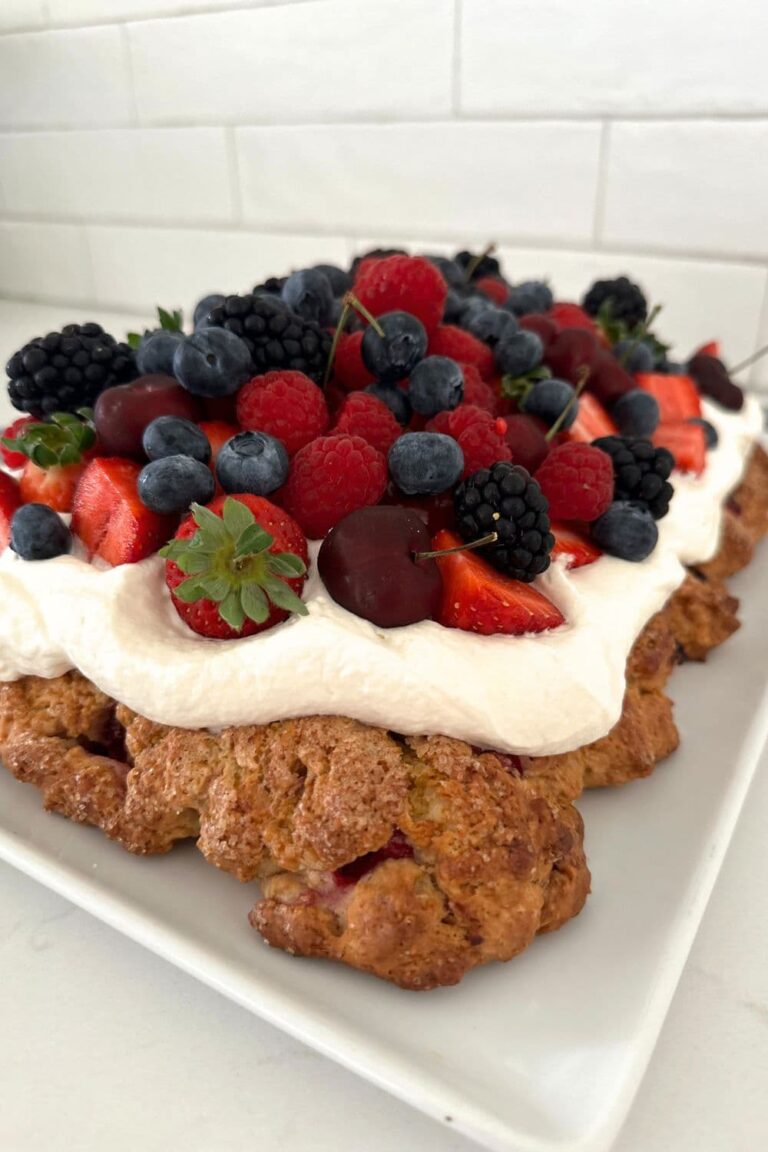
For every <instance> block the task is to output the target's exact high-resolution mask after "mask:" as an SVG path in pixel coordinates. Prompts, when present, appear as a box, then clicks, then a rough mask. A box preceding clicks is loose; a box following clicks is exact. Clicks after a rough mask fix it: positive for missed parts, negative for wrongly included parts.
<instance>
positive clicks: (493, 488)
mask: <svg viewBox="0 0 768 1152" xmlns="http://www.w3.org/2000/svg"><path fill="white" fill-rule="evenodd" d="M454 504H455V508H456V525H457V527H458V530H459V532H460V534H461V536H462V537H463V538H464V540H466V541H468V542H470V543H471V542H472V541H475V540H479V539H481V538H482V537H484V536H486V535H488V534H489V533H495V534H496V537H497V539H496V540H495V541H494V542H493V543H489V544H486V545H484V546H483V547H482V548H481V549H480V550H479V551H480V555H482V556H484V557H485V558H486V559H487V560H488V561H489V562H490V563H491V564H492V565H493V566H494V567H495V568H498V569H499V571H500V572H504V573H506V575H507V576H511V577H512V578H513V579H515V580H523V581H526V582H528V581H531V580H533V579H535V577H536V576H539V575H540V574H541V573H542V572H545V571H546V570H547V568H548V567H549V554H550V552H551V551H552V547H553V545H554V542H555V540H554V537H553V535H552V533H551V532H550V526H549V516H548V514H547V512H548V504H547V499H546V497H545V496H544V494H543V492H542V491H541V488H540V487H539V485H538V484H537V482H536V481H535V480H533V479H531V477H530V475H529V474H528V472H526V470H525V468H521V467H519V465H517V464H509V463H507V462H506V461H500V462H499V463H497V464H494V465H493V466H492V467H491V468H481V469H480V471H479V472H475V473H474V474H473V475H472V476H469V477H468V478H467V479H466V480H464V481H462V483H461V484H459V486H458V488H457V489H456V491H455V494H454Z"/></svg>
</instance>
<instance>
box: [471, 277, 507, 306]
mask: <svg viewBox="0 0 768 1152" xmlns="http://www.w3.org/2000/svg"><path fill="white" fill-rule="evenodd" d="M475 288H477V289H478V290H479V291H480V292H482V293H483V295H485V296H488V297H489V298H490V299H491V300H493V302H494V304H497V305H498V307H499V308H501V307H502V306H503V305H504V304H506V302H507V299H508V298H509V284H507V282H506V280H502V278H501V277H500V276H481V277H480V279H479V280H475Z"/></svg>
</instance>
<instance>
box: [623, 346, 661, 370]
mask: <svg viewBox="0 0 768 1152" xmlns="http://www.w3.org/2000/svg"><path fill="white" fill-rule="evenodd" d="M613 354H614V356H615V357H616V359H617V360H618V361H619V363H620V364H621V365H622V366H623V367H624V368H626V370H627V372H653V369H654V364H655V362H656V360H655V357H654V355H653V352H652V351H651V349H650V348H649V347H648V345H647V344H644V343H643V342H642V340H619V341H617V343H616V344H614V346H613Z"/></svg>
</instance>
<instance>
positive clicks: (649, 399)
mask: <svg viewBox="0 0 768 1152" xmlns="http://www.w3.org/2000/svg"><path fill="white" fill-rule="evenodd" d="M611 415H612V416H613V418H614V420H615V421H616V424H617V425H618V428H619V432H620V434H621V435H622V436H640V437H643V438H644V437H646V436H651V435H652V433H654V432H655V431H656V428H657V427H658V423H659V402H658V400H657V399H656V397H655V396H651V394H650V392H643V390H642V388H634V389H633V390H632V391H631V392H625V393H624V395H623V396H619V398H618V400H617V401H616V403H615V404H614V405H613V408H612V409H611Z"/></svg>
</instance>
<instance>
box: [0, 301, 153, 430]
mask: <svg viewBox="0 0 768 1152" xmlns="http://www.w3.org/2000/svg"><path fill="white" fill-rule="evenodd" d="M6 371H7V373H8V376H9V382H8V395H9V397H10V401H11V403H12V404H13V406H14V408H20V409H21V411H22V412H30V413H31V414H32V415H33V416H47V415H48V414H49V413H51V412H76V411H77V409H78V408H88V407H91V406H92V404H93V402H94V401H95V399H96V397H97V396H98V395H99V393H100V392H101V391H103V389H105V388H111V387H112V386H113V385H114V384H122V383H123V382H124V381H126V380H131V379H133V377H134V376H135V375H136V364H135V362H134V358H133V352H132V351H131V349H130V348H129V347H128V345H127V344H118V343H117V341H116V340H115V338H114V336H110V335H109V334H108V333H106V332H105V331H104V329H103V328H102V327H101V325H100V324H94V323H93V322H91V323H88V324H67V326H66V327H65V328H62V330H61V332H49V333H48V335H47V336H38V337H36V338H35V339H34V340H30V342H29V344H25V345H24V347H23V348H20V349H19V351H18V352H15V353H14V355H13V356H11V358H10V360H9V361H8V365H7V367H6Z"/></svg>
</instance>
